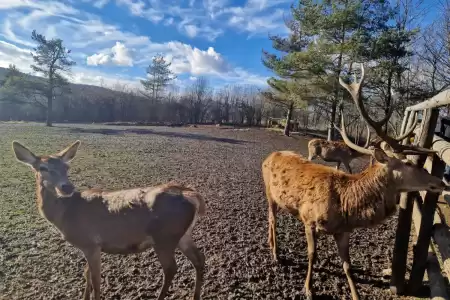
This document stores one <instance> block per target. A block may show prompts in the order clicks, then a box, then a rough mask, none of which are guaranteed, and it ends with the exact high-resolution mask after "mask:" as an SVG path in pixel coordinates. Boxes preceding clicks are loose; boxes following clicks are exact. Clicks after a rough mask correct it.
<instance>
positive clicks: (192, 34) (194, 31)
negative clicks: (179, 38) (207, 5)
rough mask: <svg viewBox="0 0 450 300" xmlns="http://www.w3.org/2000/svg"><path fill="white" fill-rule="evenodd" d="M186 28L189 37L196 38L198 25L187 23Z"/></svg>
mask: <svg viewBox="0 0 450 300" xmlns="http://www.w3.org/2000/svg"><path fill="white" fill-rule="evenodd" d="M184 29H185V30H186V33H187V35H188V37H190V38H194V37H196V36H197V33H198V27H197V26H195V25H192V24H191V25H185V26H184Z"/></svg>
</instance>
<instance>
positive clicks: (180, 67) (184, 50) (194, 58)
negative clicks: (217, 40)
mask: <svg viewBox="0 0 450 300" xmlns="http://www.w3.org/2000/svg"><path fill="white" fill-rule="evenodd" d="M167 47H168V49H169V50H170V53H171V56H172V57H173V59H172V65H171V68H172V71H173V72H175V73H191V74H193V75H206V74H216V75H217V74H222V73H227V72H229V71H230V66H229V65H228V63H227V62H226V61H225V60H224V59H223V57H222V56H221V55H220V54H219V53H217V52H216V51H215V50H214V48H212V47H209V48H208V50H206V51H204V50H200V49H198V48H195V47H192V46H190V45H186V44H182V43H180V42H169V43H167Z"/></svg>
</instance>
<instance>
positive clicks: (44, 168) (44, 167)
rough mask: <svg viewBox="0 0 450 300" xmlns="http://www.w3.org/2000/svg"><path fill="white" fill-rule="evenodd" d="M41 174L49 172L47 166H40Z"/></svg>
mask: <svg viewBox="0 0 450 300" xmlns="http://www.w3.org/2000/svg"><path fill="white" fill-rule="evenodd" d="M39 171H40V172H48V168H47V167H46V166H39Z"/></svg>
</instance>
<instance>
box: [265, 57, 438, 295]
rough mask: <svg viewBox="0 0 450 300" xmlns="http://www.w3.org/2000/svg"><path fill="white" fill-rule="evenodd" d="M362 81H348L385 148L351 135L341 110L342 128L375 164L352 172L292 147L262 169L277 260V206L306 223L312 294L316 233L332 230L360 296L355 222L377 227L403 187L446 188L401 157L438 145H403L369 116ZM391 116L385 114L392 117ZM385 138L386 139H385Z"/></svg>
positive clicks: (392, 209) (307, 288)
mask: <svg viewBox="0 0 450 300" xmlns="http://www.w3.org/2000/svg"><path fill="white" fill-rule="evenodd" d="M361 68H362V71H363V72H362V78H361V81H360V82H359V83H358V82H354V83H352V84H346V83H344V82H343V81H342V80H340V83H341V85H343V86H344V87H345V88H346V89H347V90H348V91H349V92H350V94H351V96H352V98H353V101H354V102H355V104H356V105H357V107H358V110H359V111H360V113H361V115H362V116H363V118H364V119H365V121H366V122H367V124H368V125H369V126H371V127H372V128H373V129H374V131H375V132H376V133H377V134H378V135H379V137H380V138H382V139H383V142H382V146H381V149H379V148H373V149H366V148H364V147H361V146H358V145H356V144H354V143H353V142H351V141H350V139H349V138H348V136H347V133H346V131H345V124H344V116H342V124H341V126H342V127H341V134H342V137H343V139H344V142H345V143H346V144H347V145H348V146H349V147H350V148H352V149H354V150H355V151H358V152H360V153H364V154H367V155H371V156H372V157H373V159H374V161H375V162H374V164H372V165H369V166H368V167H367V168H366V169H365V170H364V171H363V172H361V173H358V174H348V173H345V172H342V171H340V170H335V169H334V168H332V167H329V166H324V165H320V164H316V163H314V162H311V161H308V160H307V159H305V158H303V157H302V156H300V155H298V154H296V153H294V152H290V151H278V152H273V153H272V154H270V155H269V156H268V157H267V158H266V159H265V160H264V162H263V163H262V174H263V180H264V184H265V188H266V196H267V200H268V220H269V230H268V231H269V232H268V233H269V239H268V242H269V247H270V248H271V250H272V255H273V259H274V260H275V261H277V260H278V254H277V253H278V248H277V239H276V218H277V211H278V209H282V210H285V211H287V212H290V213H291V214H293V215H294V216H295V217H297V218H298V219H299V220H300V221H301V222H302V223H303V224H304V226H305V233H306V240H307V244H308V260H309V262H308V271H307V276H306V280H305V287H304V291H305V293H306V295H307V298H308V299H312V295H313V293H312V272H313V265H314V262H315V259H316V244H317V242H316V239H317V234H321V233H322V234H331V235H333V237H334V240H335V242H336V244H337V247H338V253H339V256H340V258H341V260H342V262H343V269H344V273H345V275H346V277H347V281H348V284H349V286H350V291H351V295H352V299H353V300H357V299H359V296H358V293H357V290H356V286H355V283H354V281H353V278H352V274H351V272H350V257H349V239H350V234H351V232H352V231H353V230H354V229H356V228H366V227H372V226H375V225H377V224H380V223H381V222H383V221H384V220H385V219H386V218H388V217H389V216H391V215H392V214H394V213H395V211H396V203H397V196H398V194H399V193H401V192H410V191H422V190H426V191H430V192H441V191H442V190H443V189H444V188H445V184H444V183H443V182H442V180H441V179H440V178H437V177H435V176H432V175H430V174H429V173H428V172H427V171H426V170H425V169H423V168H418V167H417V166H416V165H414V164H412V163H411V162H410V161H408V160H406V159H404V160H402V159H399V158H398V157H397V156H402V155H405V154H429V153H432V152H433V151H431V150H429V149H423V148H419V147H415V146H412V145H402V144H400V143H399V142H398V141H397V140H398V139H399V138H392V137H389V136H387V135H386V134H385V133H384V131H383V130H381V128H380V127H381V126H382V125H383V123H381V122H376V121H373V120H372V119H370V118H369V116H368V114H367V112H366V111H365V109H364V106H363V104H362V100H361V84H362V82H363V79H364V68H363V66H361ZM387 120H388V118H384V122H387ZM383 143H384V144H383Z"/></svg>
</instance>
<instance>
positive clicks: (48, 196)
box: [36, 174, 66, 228]
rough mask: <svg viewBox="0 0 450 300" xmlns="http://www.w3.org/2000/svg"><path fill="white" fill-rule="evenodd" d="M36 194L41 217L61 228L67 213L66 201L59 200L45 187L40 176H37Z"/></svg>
mask: <svg viewBox="0 0 450 300" xmlns="http://www.w3.org/2000/svg"><path fill="white" fill-rule="evenodd" d="M36 194H37V206H38V210H39V213H40V214H41V216H42V217H44V218H45V219H47V220H48V221H49V222H50V223H52V224H53V225H55V226H56V227H58V228H59V227H60V222H61V220H62V216H63V214H64V211H65V205H64V204H65V200H66V199H61V198H58V197H57V196H56V195H55V194H54V192H52V191H50V190H49V189H48V188H47V187H45V184H44V182H43V180H42V179H41V178H40V177H39V175H38V174H36Z"/></svg>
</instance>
